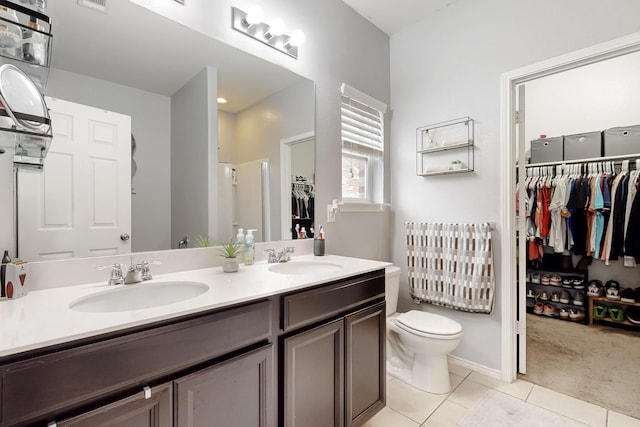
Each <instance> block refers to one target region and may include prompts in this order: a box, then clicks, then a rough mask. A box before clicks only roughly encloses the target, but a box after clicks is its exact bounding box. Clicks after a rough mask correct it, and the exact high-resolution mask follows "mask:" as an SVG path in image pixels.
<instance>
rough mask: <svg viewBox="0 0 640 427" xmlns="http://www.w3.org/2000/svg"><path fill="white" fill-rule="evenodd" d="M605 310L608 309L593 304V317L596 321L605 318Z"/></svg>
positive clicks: (602, 305) (604, 306)
mask: <svg viewBox="0 0 640 427" xmlns="http://www.w3.org/2000/svg"><path fill="white" fill-rule="evenodd" d="M607 309H608V307H607V306H606V305H604V304H594V305H593V317H595V318H596V319H604V318H605V317H607Z"/></svg>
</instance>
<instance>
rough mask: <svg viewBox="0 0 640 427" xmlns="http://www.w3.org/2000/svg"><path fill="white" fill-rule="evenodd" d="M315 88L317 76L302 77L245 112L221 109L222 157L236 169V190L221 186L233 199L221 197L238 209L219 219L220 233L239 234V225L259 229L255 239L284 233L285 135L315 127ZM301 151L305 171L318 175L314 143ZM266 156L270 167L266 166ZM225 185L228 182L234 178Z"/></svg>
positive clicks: (300, 160) (219, 153) (220, 144)
mask: <svg viewBox="0 0 640 427" xmlns="http://www.w3.org/2000/svg"><path fill="white" fill-rule="evenodd" d="M314 91H315V89H314V85H313V83H312V82H310V81H302V82H301V83H298V84H296V85H292V86H290V87H288V88H286V89H284V90H282V91H280V92H278V93H275V94H273V95H271V96H269V97H267V98H265V99H263V100H261V101H260V102H258V103H256V104H254V105H252V106H250V107H249V108H246V109H244V110H242V111H240V112H237V113H228V112H221V113H220V114H219V115H218V128H219V134H218V139H219V148H220V149H219V152H218V160H219V161H220V162H225V163H228V164H230V165H231V167H232V168H233V169H235V170H236V174H237V178H236V185H235V188H233V191H228V189H227V190H225V189H221V190H219V192H220V193H221V194H222V193H224V194H230V196H228V197H230V199H229V198H227V199H226V200H223V199H220V203H221V204H226V205H228V206H230V207H231V209H233V210H234V211H235V215H233V218H232V219H231V220H230V221H229V220H228V219H225V221H224V223H221V224H220V232H219V234H220V236H228V235H229V232H231V235H232V236H235V231H236V230H237V229H238V228H243V229H245V230H247V229H257V230H258V231H257V232H256V233H255V241H256V242H261V241H269V240H271V239H272V238H274V237H276V236H280V234H281V230H280V224H281V216H282V213H281V212H280V209H279V206H280V200H279V199H280V191H279V188H280V185H281V182H280V170H279V167H280V165H279V163H280V151H279V150H280V141H281V140H282V139H285V138H287V137H290V136H291V135H296V134H301V133H303V132H305V131H308V130H310V129H313V123H314V117H313V116H314V108H315V107H314V101H313V100H314V95H313V94H314ZM302 154H303V156H304V159H302V158H301V159H299V160H298V161H296V162H294V164H296V165H299V166H300V167H301V169H300V174H302V173H304V174H306V176H311V177H313V175H314V174H315V147H314V144H313V143H311V144H307V145H306V152H305V153H302ZM264 162H266V163H267V164H268V172H264V171H263V169H262V168H263V166H262V163H264ZM263 174H264V175H265V176H263ZM247 175H250V176H252V177H253V178H252V179H247ZM220 185H222V186H225V187H227V188H228V186H229V185H230V184H229V183H228V182H221V183H220ZM265 192H267V193H265ZM229 230H231V231H229Z"/></svg>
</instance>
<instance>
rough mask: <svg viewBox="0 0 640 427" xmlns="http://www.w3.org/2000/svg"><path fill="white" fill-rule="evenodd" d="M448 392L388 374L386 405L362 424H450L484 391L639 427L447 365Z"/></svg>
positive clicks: (597, 425)
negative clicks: (437, 391) (431, 390)
mask: <svg viewBox="0 0 640 427" xmlns="http://www.w3.org/2000/svg"><path fill="white" fill-rule="evenodd" d="M449 371H450V375H451V387H452V390H451V393H449V394H446V395H439V394H430V393H426V392H424V391H422V390H418V389H416V388H414V387H411V386H410V385H408V384H406V383H404V382H402V381H400V380H398V379H395V378H393V377H390V376H389V377H387V407H386V408H384V409H383V410H382V411H380V412H379V413H378V414H377V415H376V416H375V417H373V418H372V419H371V420H370V421H369V422H367V423H366V424H364V427H453V426H456V425H457V423H458V421H459V420H461V419H462V417H464V416H465V414H466V413H467V411H468V410H469V409H470V408H471V407H472V406H473V405H474V404H475V403H476V402H477V401H478V400H479V399H480V398H481V397H482V396H483V394H484V393H485V392H486V391H487V390H490V389H491V390H496V391H499V392H501V393H505V394H508V395H509V396H513V397H516V398H518V399H520V400H523V401H525V402H527V403H530V404H532V405H536V406H539V407H542V408H545V409H548V410H550V411H553V412H556V413H558V414H560V415H564V416H566V417H569V418H572V419H574V420H576V421H580V422H582V423H584V424H585V425H588V426H592V427H640V420H637V419H635V418H630V417H627V416H625V415H622V414H619V413H617V412H614V411H609V410H607V409H606V408H601V407H599V406H596V405H592V404H590V403H587V402H583V401H581V400H578V399H575V398H573V397H570V396H567V395H564V394H560V393H557V392H555V391H552V390H549V389H546V388H544V387H539V386H537V385H534V384H532V383H529V382H527V381H522V380H516V381H514V382H513V383H511V384H508V383H504V382H502V381H500V380H498V379H495V378H492V377H488V376H486V375H483V374H480V373H478V372H474V371H472V370H471V369H467V368H464V367H461V366H459V365H455V364H451V363H450V364H449Z"/></svg>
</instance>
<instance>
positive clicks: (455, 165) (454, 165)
mask: <svg viewBox="0 0 640 427" xmlns="http://www.w3.org/2000/svg"><path fill="white" fill-rule="evenodd" d="M460 169H462V163H451V170H454V171H455V170H460Z"/></svg>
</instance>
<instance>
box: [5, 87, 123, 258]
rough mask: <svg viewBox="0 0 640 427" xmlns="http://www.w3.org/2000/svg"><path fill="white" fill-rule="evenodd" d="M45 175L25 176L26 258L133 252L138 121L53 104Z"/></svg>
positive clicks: (21, 247)
mask: <svg viewBox="0 0 640 427" xmlns="http://www.w3.org/2000/svg"><path fill="white" fill-rule="evenodd" d="M46 102H47V106H48V107H49V109H50V115H51V125H52V128H53V141H52V142H51V147H50V149H49V154H48V155H47V158H46V160H45V163H44V169H43V170H42V171H33V170H26V169H20V170H19V171H18V255H19V256H20V258H22V259H25V260H30V261H36V260H48V259H61V258H72V257H88V256H99V255H113V254H119V253H127V252H130V251H131V240H130V239H127V240H122V239H121V235H123V234H127V235H131V117H129V116H125V115H123V114H118V113H113V112H110V111H105V110H100V109H97V108H93V107H88V106H86V105H81V104H76V103H73V102H68V101H63V100H60V99H54V98H49V97H47V98H46Z"/></svg>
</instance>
